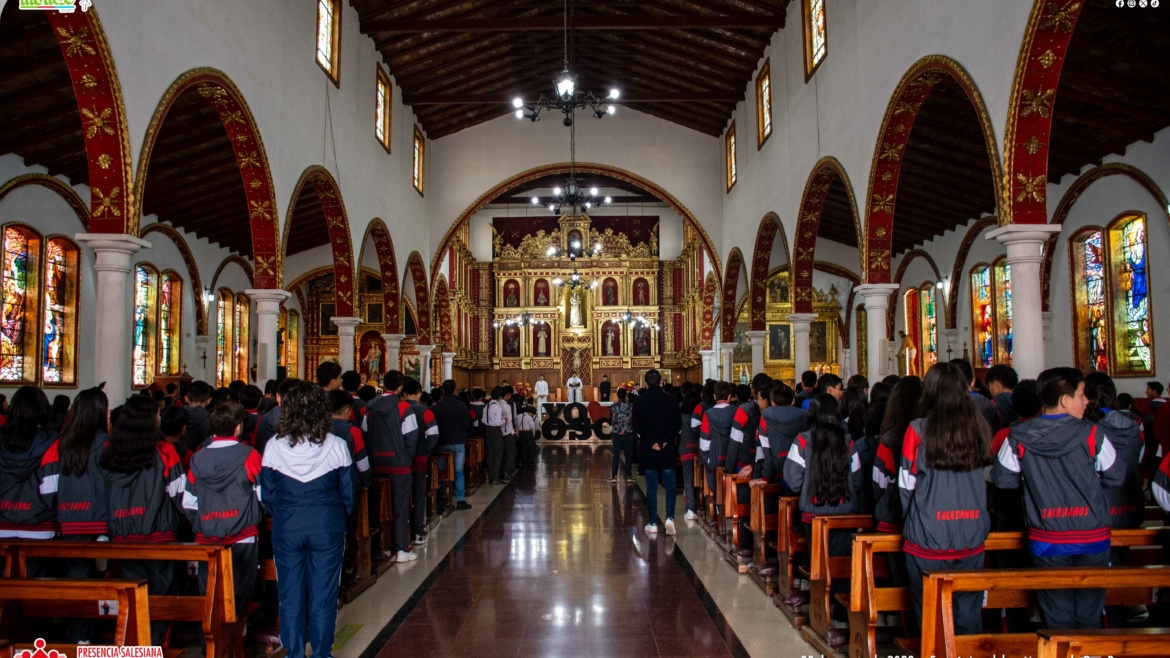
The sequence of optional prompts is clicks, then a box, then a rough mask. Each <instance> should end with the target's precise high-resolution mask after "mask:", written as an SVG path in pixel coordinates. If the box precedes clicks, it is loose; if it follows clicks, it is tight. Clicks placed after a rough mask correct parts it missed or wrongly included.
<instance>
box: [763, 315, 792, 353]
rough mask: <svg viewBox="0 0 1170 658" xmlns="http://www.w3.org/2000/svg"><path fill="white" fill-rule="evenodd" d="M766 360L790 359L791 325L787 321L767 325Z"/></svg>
mask: <svg viewBox="0 0 1170 658" xmlns="http://www.w3.org/2000/svg"><path fill="white" fill-rule="evenodd" d="M768 360H769V361H791V360H792V325H790V324H788V323H779V324H770V325H768Z"/></svg>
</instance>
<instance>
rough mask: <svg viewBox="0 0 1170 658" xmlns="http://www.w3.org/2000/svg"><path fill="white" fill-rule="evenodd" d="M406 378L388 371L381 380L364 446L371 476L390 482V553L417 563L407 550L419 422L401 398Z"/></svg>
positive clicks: (370, 409)
mask: <svg viewBox="0 0 1170 658" xmlns="http://www.w3.org/2000/svg"><path fill="white" fill-rule="evenodd" d="M405 383H406V377H405V376H404V375H403V374H402V373H401V372H399V371H397V370H391V371H390V372H388V373H386V375H385V377H383V384H384V390H385V393H384V394H383V395H381V396H380V397H378V398H376V399H375V400H374V401H373V402H371V403H370V404H369V406H367V407H366V419H365V423H366V426H365V428H364V429H365V432H366V446H367V447H368V449H369V451H370V468H371V473H372V475H373V476H374V477H383V478H386V479H388V480H390V500H391V506H392V507H393V519H394V521H393V525H392V530H393V532H392V537H391V542H392V547H393V548H392V549H391V550H392V551H396V552H395V560H396V561H398V562H409V561H411V560H417V559H418V554H417V553H415V552H414V551H412V550H410V492H411V489H412V486H413V477H412V475H411V467H412V465H413V462H414V453H415V449H416V448H417V446H418V438H419V437H418V419H417V418H416V417H415V415H414V413H412V412H411V409H410V403H409V402H407V401H406V400H403V399H402V398H401V394H402V388H403V385H404V384H405Z"/></svg>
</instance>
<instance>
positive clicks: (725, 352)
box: [718, 343, 736, 382]
mask: <svg viewBox="0 0 1170 658" xmlns="http://www.w3.org/2000/svg"><path fill="white" fill-rule="evenodd" d="M735 345H736V344H735V343H719V367H720V372H719V377H718V378H719V379H721V380H723V381H725V382H730V381H731V378H732V375H733V374H734V373H733V371H732V368H731V365H732V364H731V360H732V357H733V356H734V355H733V354H732V353H733V352H734V351H735Z"/></svg>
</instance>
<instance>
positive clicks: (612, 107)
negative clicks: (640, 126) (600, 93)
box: [605, 105, 616, 114]
mask: <svg viewBox="0 0 1170 658" xmlns="http://www.w3.org/2000/svg"><path fill="white" fill-rule="evenodd" d="M615 111H616V110H615V108H614V106H613V105H610V106H609V107H607V108H605V113H606V114H613V113H614V112H615Z"/></svg>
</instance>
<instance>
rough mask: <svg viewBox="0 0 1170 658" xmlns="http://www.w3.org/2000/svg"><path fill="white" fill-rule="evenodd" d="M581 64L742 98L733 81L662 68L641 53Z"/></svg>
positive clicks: (593, 58)
mask: <svg viewBox="0 0 1170 658" xmlns="http://www.w3.org/2000/svg"><path fill="white" fill-rule="evenodd" d="M582 62H583V63H593V62H597V63H600V64H601V65H603V66H605V67H606V68H609V67H614V68H616V69H617V70H622V69H623V68H624V69H628V70H630V71H635V72H638V73H642V74H643V75H649V76H652V77H658V78H661V79H662V80H674V81H677V84H678V86H680V87H690V88H692V89H693V90H694V91H700V90H701V91H707V90H710V91H725V92H728V95H730V94H731V93H734V92H738V95H739V99H740V100H742V99H743V96H744V91H743V88H742V85H736V84H735V80H733V79H727V78H722V79H716V78H712V77H710V76H704V75H701V74H698V73H694V72H692V71H691V70H690V69H689V68H686V67H674V66H663V65H662V62H659V61H654V60H652V59H651V58H650V57H648V56H646V55H642V54H641V53H637V54H629V55H625V56H622V55H619V54H618V53H617V52H613V51H611V52H610V53H609V54H606V55H591V56H589V57H587V58H585V59H583V60H582Z"/></svg>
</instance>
